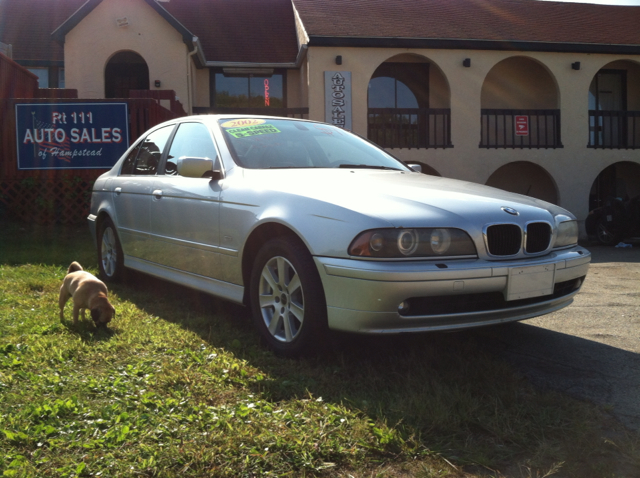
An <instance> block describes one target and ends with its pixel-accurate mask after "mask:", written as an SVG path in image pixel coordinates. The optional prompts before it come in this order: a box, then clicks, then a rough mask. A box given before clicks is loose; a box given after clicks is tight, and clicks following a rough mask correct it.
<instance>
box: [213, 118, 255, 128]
mask: <svg viewBox="0 0 640 478" xmlns="http://www.w3.org/2000/svg"><path fill="white" fill-rule="evenodd" d="M264 122H265V120H263V119H258V118H244V119H235V120H231V121H226V122H224V123H222V124H221V125H220V126H222V127H223V128H237V127H239V126H255V125H257V124H264Z"/></svg>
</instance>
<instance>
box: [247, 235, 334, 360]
mask: <svg viewBox="0 0 640 478" xmlns="http://www.w3.org/2000/svg"><path fill="white" fill-rule="evenodd" d="M250 288H251V289H250V294H251V309H252V312H253V318H254V322H255V325H256V327H257V328H258V331H259V332H260V335H261V336H262V338H263V339H264V340H265V342H266V343H267V345H269V347H271V348H272V349H273V350H275V351H276V353H278V354H279V355H283V356H289V357H295V356H299V355H302V354H307V353H312V352H315V351H317V350H318V349H319V348H320V346H322V345H323V342H324V340H325V339H326V330H327V306H326V302H325V298H324V290H323V288H322V282H321V281H320V276H319V274H318V270H317V269H316V265H315V263H314V262H313V259H312V257H311V254H309V251H308V250H307V249H306V247H305V246H304V245H303V244H302V243H300V242H299V241H298V240H296V239H293V238H288V237H283V238H276V239H272V240H271V241H269V242H267V243H266V244H265V245H264V246H263V247H262V248H261V249H260V251H259V252H258V256H257V258H256V261H255V263H254V265H253V270H252V274H251V284H250Z"/></svg>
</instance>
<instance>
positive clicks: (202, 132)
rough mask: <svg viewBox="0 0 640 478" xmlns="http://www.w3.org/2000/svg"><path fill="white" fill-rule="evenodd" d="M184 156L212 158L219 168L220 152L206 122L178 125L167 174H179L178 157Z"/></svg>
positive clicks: (166, 170)
mask: <svg viewBox="0 0 640 478" xmlns="http://www.w3.org/2000/svg"><path fill="white" fill-rule="evenodd" d="M183 157H187V158H208V159H212V160H213V164H214V169H218V167H219V165H218V160H217V158H218V152H217V150H216V147H215V144H214V143H213V139H212V138H211V133H210V132H209V128H207V127H206V126H205V125H204V124H202V123H182V124H181V125H180V126H179V127H178V131H177V132H176V135H175V136H174V138H173V141H172V142H171V148H170V149H169V154H168V155H167V163H166V166H165V174H172V175H176V174H178V159H179V158H183Z"/></svg>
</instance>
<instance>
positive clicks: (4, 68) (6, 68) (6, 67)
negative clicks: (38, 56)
mask: <svg viewBox="0 0 640 478" xmlns="http://www.w3.org/2000/svg"><path fill="white" fill-rule="evenodd" d="M37 91H38V77H37V76H36V75H34V74H33V73H31V72H30V71H28V70H26V69H25V68H23V67H21V66H20V65H18V64H17V63H16V62H15V61H13V60H11V59H10V58H8V57H6V56H4V55H3V54H2V53H0V98H35V97H36V95H37Z"/></svg>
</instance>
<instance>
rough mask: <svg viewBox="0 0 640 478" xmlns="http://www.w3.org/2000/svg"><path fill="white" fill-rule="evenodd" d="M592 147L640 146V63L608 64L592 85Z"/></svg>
mask: <svg viewBox="0 0 640 478" xmlns="http://www.w3.org/2000/svg"><path fill="white" fill-rule="evenodd" d="M589 147H591V148H607V149H637V148H640V65H639V64H638V63H636V62H632V61H628V60H618V61H614V62H611V63H608V64H607V65H605V66H604V67H603V68H602V69H600V70H599V71H598V72H597V73H596V74H595V75H594V77H593V79H592V80H591V84H590V86H589Z"/></svg>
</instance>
